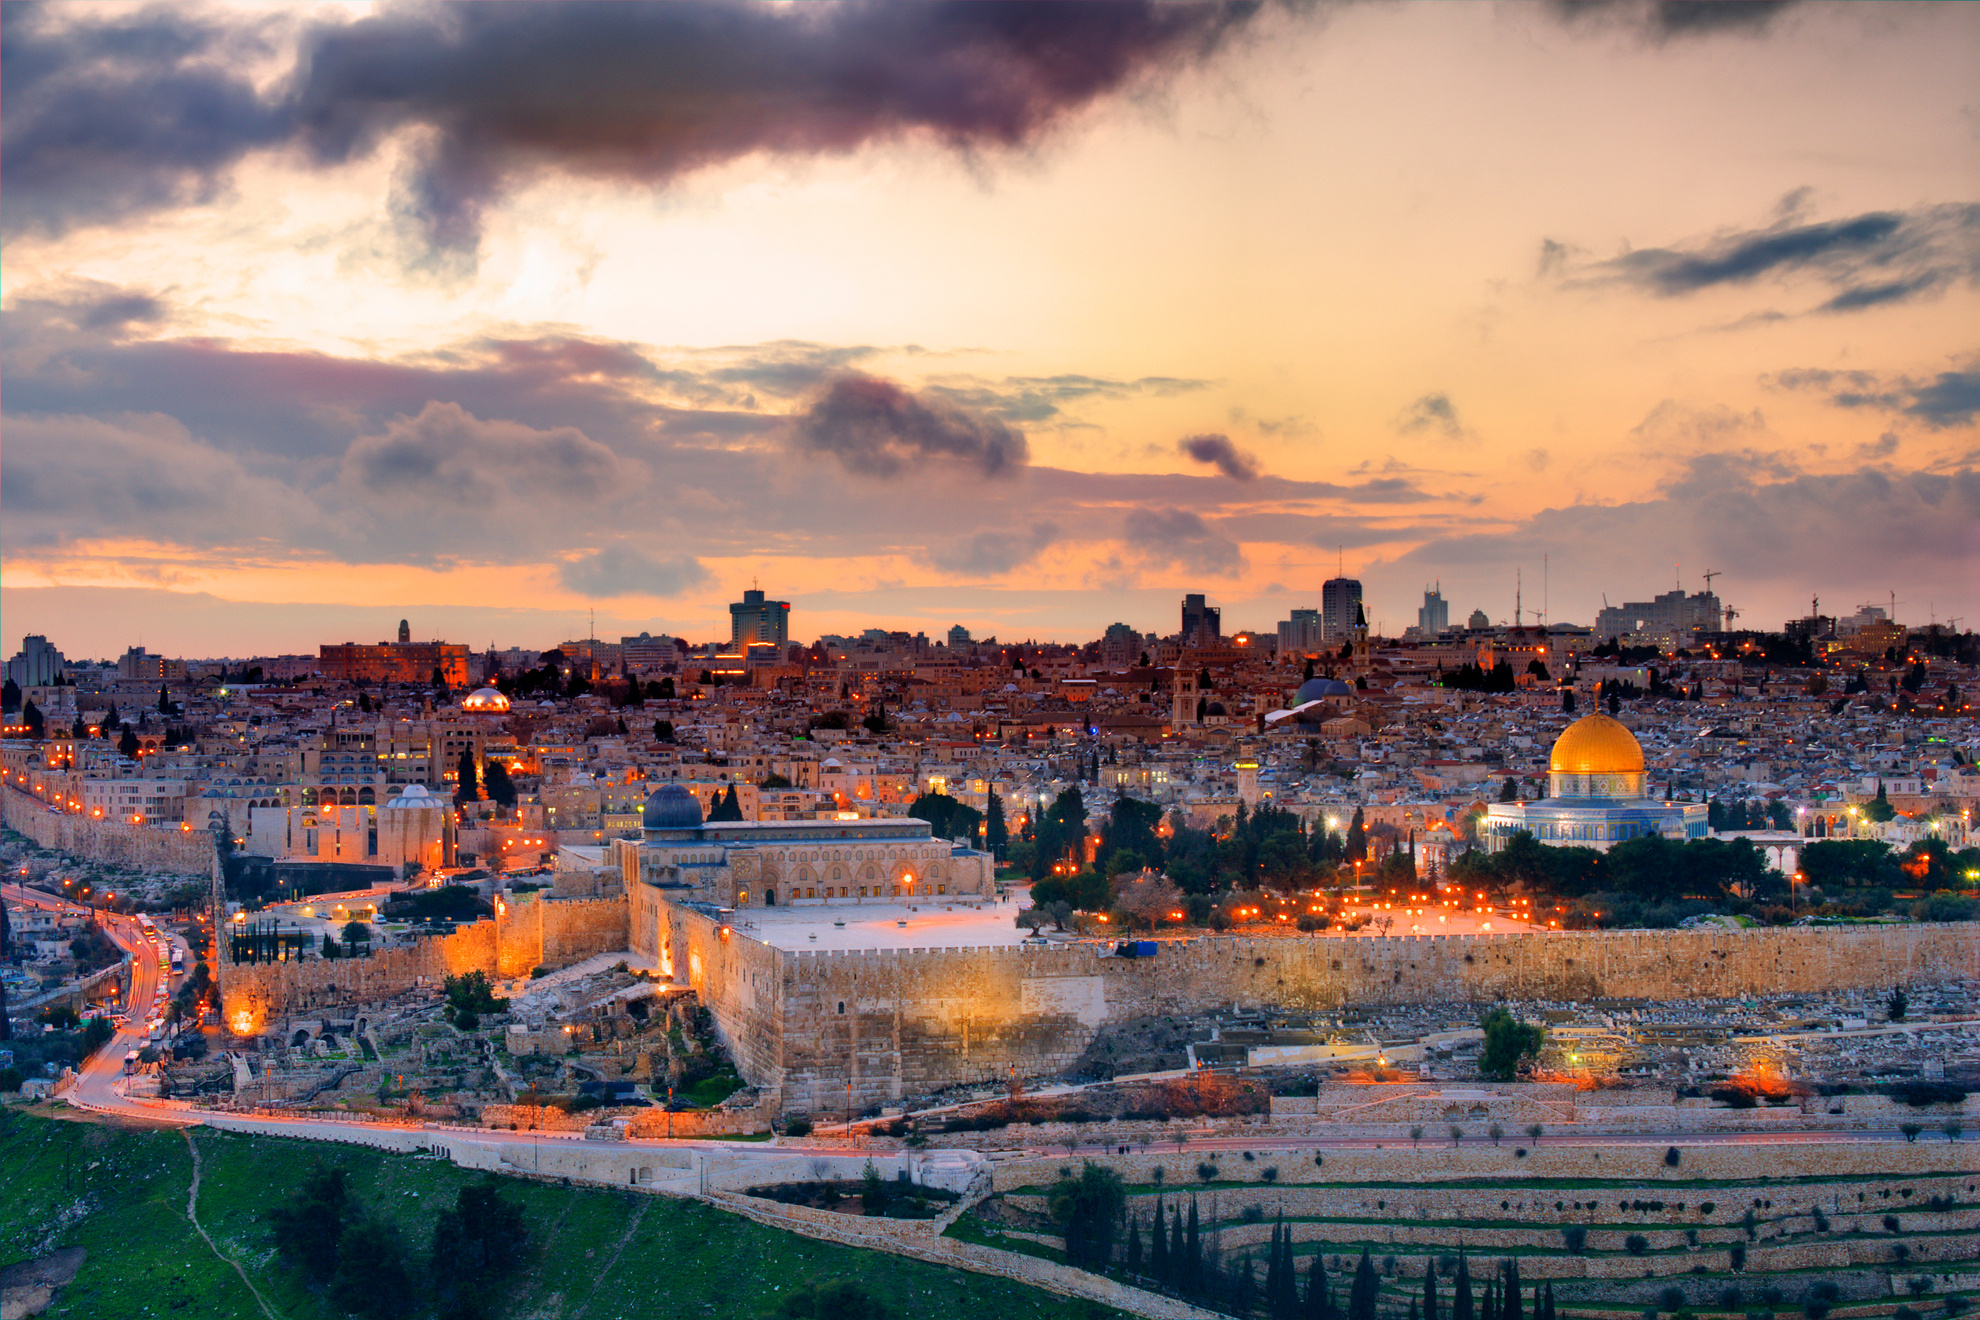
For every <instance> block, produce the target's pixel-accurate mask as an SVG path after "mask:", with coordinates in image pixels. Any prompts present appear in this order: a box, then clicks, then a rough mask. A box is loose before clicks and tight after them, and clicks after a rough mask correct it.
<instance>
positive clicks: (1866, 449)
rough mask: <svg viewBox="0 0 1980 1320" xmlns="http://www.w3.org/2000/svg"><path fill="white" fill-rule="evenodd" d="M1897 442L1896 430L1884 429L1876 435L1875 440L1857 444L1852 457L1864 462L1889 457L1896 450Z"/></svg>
mask: <svg viewBox="0 0 1980 1320" xmlns="http://www.w3.org/2000/svg"><path fill="white" fill-rule="evenodd" d="M1898 443H1899V442H1898V435H1897V432H1896V431H1886V432H1884V433H1883V434H1882V435H1880V436H1878V437H1877V438H1876V440H1875V441H1873V442H1871V443H1869V444H1862V445H1858V446H1857V447H1856V452H1855V454H1854V457H1855V458H1856V459H1857V461H1859V462H1864V463H1867V462H1871V461H1874V460H1876V459H1879V458H1889V457H1890V456H1891V455H1892V454H1895V453H1896V452H1897V451H1898Z"/></svg>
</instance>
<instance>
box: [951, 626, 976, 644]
mask: <svg viewBox="0 0 1980 1320" xmlns="http://www.w3.org/2000/svg"><path fill="white" fill-rule="evenodd" d="M970 644H971V638H970V635H969V629H967V628H965V627H963V626H962V625H961V624H960V623H959V624H957V625H956V626H955V627H953V628H951V629H949V649H950V650H951V651H967V650H968V649H969V648H970Z"/></svg>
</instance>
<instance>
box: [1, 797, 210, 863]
mask: <svg viewBox="0 0 1980 1320" xmlns="http://www.w3.org/2000/svg"><path fill="white" fill-rule="evenodd" d="M0 820H4V821H5V823H6V826H7V828H8V829H10V830H13V831H14V832H15V833H17V834H23V835H26V836H27V837H28V838H30V839H32V840H34V842H35V843H36V844H38V845H40V846H41V847H43V848H54V849H57V850H59V851H61V852H65V853H69V854H71V855H73V856H76V857H81V858H84V859H85V860H87V861H92V862H104V863H108V864H111V865H116V866H130V867H135V868H137V869H138V870H140V871H177V872H182V873H184V874H187V875H205V874H206V873H207V871H208V870H210V869H211V868H212V865H213V837H212V836H211V835H209V834H207V833H206V832H205V831H204V830H179V829H158V828H155V827H153V826H147V825H131V824H127V823H125V822H122V821H114V820H93V819H91V818H90V817H88V816H76V815H71V814H69V813H67V812H56V811H50V810H49V809H48V808H47V806H46V805H45V804H44V803H43V802H42V801H41V799H40V798H37V797H35V796H34V795H33V794H32V793H23V792H21V791H20V790H19V789H17V788H0Z"/></svg>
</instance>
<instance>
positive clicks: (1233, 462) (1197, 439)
mask: <svg viewBox="0 0 1980 1320" xmlns="http://www.w3.org/2000/svg"><path fill="white" fill-rule="evenodd" d="M1176 448H1177V449H1179V450H1180V451H1182V453H1183V454H1184V455H1186V456H1187V457H1189V458H1192V459H1195V460H1196V461H1197V462H1199V463H1208V464H1209V465H1210V466H1211V467H1214V468H1216V469H1217V470H1218V471H1219V472H1221V473H1223V474H1224V475H1225V476H1227V477H1229V478H1230V479H1231V480H1232V481H1256V480H1258V460H1257V459H1256V458H1254V457H1253V456H1252V455H1250V454H1247V453H1245V452H1244V451H1243V450H1241V449H1239V448H1238V447H1237V446H1236V445H1234V444H1232V443H1231V438H1230V437H1229V436H1227V435H1217V434H1214V433H1213V434H1210V435H1192V436H1185V437H1184V438H1183V439H1181V440H1178V441H1177V442H1176Z"/></svg>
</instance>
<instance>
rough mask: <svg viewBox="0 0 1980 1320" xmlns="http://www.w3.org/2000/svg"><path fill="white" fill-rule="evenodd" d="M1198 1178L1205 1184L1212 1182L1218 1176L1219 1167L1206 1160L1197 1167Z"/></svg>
mask: <svg viewBox="0 0 1980 1320" xmlns="http://www.w3.org/2000/svg"><path fill="white" fill-rule="evenodd" d="M1196 1176H1197V1177H1198V1178H1200V1179H1202V1180H1203V1181H1204V1182H1210V1181H1212V1180H1213V1179H1215V1178H1216V1176H1217V1166H1216V1165H1214V1164H1212V1163H1211V1162H1210V1161H1208V1160H1205V1161H1203V1163H1201V1164H1199V1165H1197V1166H1196Z"/></svg>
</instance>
